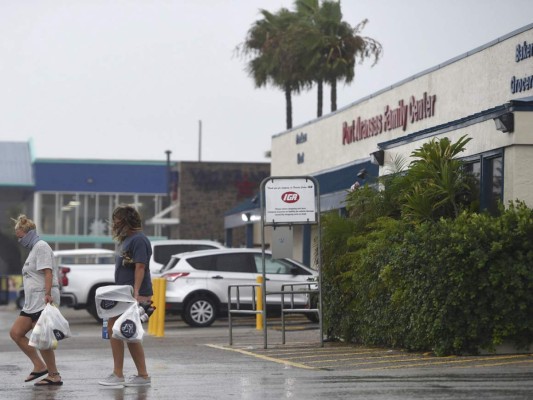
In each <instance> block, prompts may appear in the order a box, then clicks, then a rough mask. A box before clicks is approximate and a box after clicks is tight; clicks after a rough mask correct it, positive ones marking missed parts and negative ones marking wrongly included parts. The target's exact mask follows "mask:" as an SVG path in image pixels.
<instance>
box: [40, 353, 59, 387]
mask: <svg viewBox="0 0 533 400" xmlns="http://www.w3.org/2000/svg"><path fill="white" fill-rule="evenodd" d="M41 356H42V357H43V360H44V362H45V363H46V366H47V369H48V376H47V378H46V379H50V380H51V381H54V382H59V381H60V380H61V375H59V372H58V371H57V366H56V355H55V353H54V350H52V349H47V350H41Z"/></svg>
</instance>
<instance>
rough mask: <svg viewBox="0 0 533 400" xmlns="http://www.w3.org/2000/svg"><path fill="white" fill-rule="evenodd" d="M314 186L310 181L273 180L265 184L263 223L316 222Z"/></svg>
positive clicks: (294, 179)
mask: <svg viewBox="0 0 533 400" xmlns="http://www.w3.org/2000/svg"><path fill="white" fill-rule="evenodd" d="M316 212H317V206H316V198H315V185H314V183H313V181H311V180H310V179H305V178H303V179H296V178H287V179H283V178H282V179H273V180H269V181H268V182H267V183H266V184H265V219H264V220H265V223H266V224H284V223H298V222H307V223H309V222H316Z"/></svg>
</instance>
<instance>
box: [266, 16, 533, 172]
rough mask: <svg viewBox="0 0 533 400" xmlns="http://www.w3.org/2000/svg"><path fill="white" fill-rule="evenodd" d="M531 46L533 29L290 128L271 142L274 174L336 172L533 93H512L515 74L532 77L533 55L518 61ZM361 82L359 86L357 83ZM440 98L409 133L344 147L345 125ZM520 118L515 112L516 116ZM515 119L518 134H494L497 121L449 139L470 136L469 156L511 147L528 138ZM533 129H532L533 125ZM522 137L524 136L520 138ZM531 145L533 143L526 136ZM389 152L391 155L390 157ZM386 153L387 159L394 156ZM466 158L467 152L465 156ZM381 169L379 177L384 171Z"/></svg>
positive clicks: (393, 133) (390, 134)
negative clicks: (524, 46)
mask: <svg viewBox="0 0 533 400" xmlns="http://www.w3.org/2000/svg"><path fill="white" fill-rule="evenodd" d="M524 42H527V43H532V42H533V27H532V26H529V29H528V30H525V31H523V32H522V33H519V34H515V35H512V36H509V37H507V38H505V39H504V40H501V41H494V42H493V43H491V44H489V45H487V46H488V47H484V48H482V49H481V50H479V49H475V50H473V51H472V52H471V54H470V53H467V55H463V56H460V57H457V59H455V61H453V60H451V61H449V62H447V63H445V64H443V65H442V66H440V67H437V68H436V69H431V70H429V71H428V72H427V73H422V74H419V75H417V76H415V77H413V78H412V79H409V80H405V81H403V82H400V83H399V84H397V85H395V86H393V87H392V88H390V89H388V90H385V91H382V92H380V93H378V94H376V95H375V97H371V98H366V99H363V100H360V101H358V102H355V103H353V104H352V105H350V106H348V107H345V108H343V109H341V110H339V111H337V112H335V113H334V114H329V115H327V116H325V117H322V118H320V119H317V120H314V121H311V122H309V123H307V124H304V125H300V126H298V127H296V128H294V129H292V130H289V131H287V132H284V133H281V134H279V135H276V136H274V137H273V139H272V166H271V168H272V170H271V171H272V176H293V175H294V176H299V175H309V174H313V173H317V172H319V171H324V170H328V169H332V168H335V167H338V166H341V165H344V164H348V163H351V162H353V161H355V160H363V159H367V158H368V157H369V154H370V153H371V152H373V151H375V150H377V144H378V143H381V142H385V141H389V140H392V139H396V138H399V137H403V136H406V135H409V134H411V133H414V132H419V131H422V130H424V129H427V128H431V127H435V126H438V125H442V124H446V123H449V122H450V121H455V120H458V119H461V118H464V117H467V116H470V115H473V114H476V113H478V112H481V111H484V110H487V109H491V108H493V107H497V106H500V105H502V104H504V103H507V102H508V101H509V100H512V99H518V98H523V97H527V96H532V95H533V89H529V90H527V91H523V92H521V93H515V94H512V93H511V89H510V82H511V78H512V77H513V76H516V77H517V78H525V77H527V76H531V75H532V73H533V57H530V58H528V59H525V60H522V61H521V62H518V63H517V62H516V61H515V53H516V46H517V45H518V44H521V43H524ZM355 84H357V83H355ZM424 92H425V93H427V95H428V96H433V95H436V102H435V113H434V116H431V117H428V118H425V119H423V120H420V121H415V122H413V123H411V121H410V120H409V121H408V123H407V129H406V130H405V131H403V129H402V128H401V127H399V128H396V129H394V130H391V131H383V132H382V133H380V134H378V135H377V136H373V137H369V138H366V139H363V140H360V141H357V142H353V143H351V144H346V145H343V142H342V138H343V135H342V126H343V123H344V122H348V123H349V124H351V122H352V121H353V120H357V118H358V117H361V119H365V120H367V119H369V118H372V117H375V116H380V115H383V113H384V110H385V107H386V106H390V107H391V108H396V107H398V102H399V101H400V100H404V102H406V103H408V102H409V100H410V98H411V96H414V97H415V98H416V99H420V98H421V97H422V96H423V94H424ZM515 114H516V113H515ZM517 119H518V118H516V116H515V133H514V134H502V132H499V131H497V130H496V127H495V125H494V123H491V122H488V121H487V122H485V123H482V124H478V125H474V126H471V127H468V128H466V129H461V130H460V131H456V132H453V133H447V134H446V136H448V137H450V139H452V140H456V139H457V138H458V137H460V136H462V135H464V134H468V135H469V136H471V137H473V140H472V142H471V143H470V144H469V145H468V153H469V154H476V153H480V152H483V151H488V150H490V149H494V148H500V147H507V146H509V145H512V144H513V143H514V141H515V140H520V141H522V140H526V138H523V137H522V135H517V134H516V133H517V132H519V130H518V128H519V127H518V124H517V121H516V120H517ZM529 126H531V125H529ZM302 133H305V134H306V135H307V141H305V142H304V143H301V144H296V136H297V135H299V134H302ZM516 136H520V138H518V139H517V138H516ZM526 141H527V142H528V143H533V141H532V140H531V138H527V140H526ZM421 144H422V142H420V141H417V142H414V143H412V145H407V146H402V147H398V148H395V149H394V151H397V152H398V153H400V154H403V155H404V156H406V157H407V156H409V154H410V152H411V151H412V150H414V149H415V148H418V147H420V145H421ZM387 153H388V154H387ZM393 153H394V152H392V151H391V152H389V151H387V152H386V154H387V159H386V161H390V159H391V157H390V156H391V154H393ZM298 154H303V155H304V161H303V163H298V162H297V159H298ZM465 155H467V154H465ZM386 169H387V168H386V166H385V168H382V169H381V173H384V171H386Z"/></svg>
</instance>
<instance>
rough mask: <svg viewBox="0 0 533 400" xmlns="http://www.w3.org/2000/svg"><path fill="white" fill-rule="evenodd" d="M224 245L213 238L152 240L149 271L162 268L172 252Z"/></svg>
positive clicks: (215, 247)
mask: <svg viewBox="0 0 533 400" xmlns="http://www.w3.org/2000/svg"><path fill="white" fill-rule="evenodd" d="M224 248H225V247H224V246H223V245H221V244H220V243H218V242H215V241H214V240H192V239H191V240H188V239H175V240H173V239H169V240H154V241H152V258H151V259H150V271H151V272H152V273H157V272H158V271H159V270H160V269H161V268H163V267H164V266H165V265H166V264H167V263H168V260H170V257H171V256H173V255H174V254H179V253H186V252H190V251H197V250H209V249H224Z"/></svg>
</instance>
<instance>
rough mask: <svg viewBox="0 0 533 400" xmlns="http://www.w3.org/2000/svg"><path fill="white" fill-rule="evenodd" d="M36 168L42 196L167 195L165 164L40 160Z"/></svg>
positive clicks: (36, 182)
mask: <svg viewBox="0 0 533 400" xmlns="http://www.w3.org/2000/svg"><path fill="white" fill-rule="evenodd" d="M34 167H35V190H36V191H41V192H42V191H58V192H99V193H139V194H143V193H144V194H166V193H167V166H166V164H165V163H158V164H144V163H124V162H122V163H121V162H108V161H105V162H103V161H99V162H97V163H96V162H95V163H91V162H80V161H72V162H67V161H64V160H63V161H60V162H53V161H50V160H46V161H44V162H43V161H41V160H38V161H36V162H35V164H34Z"/></svg>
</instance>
